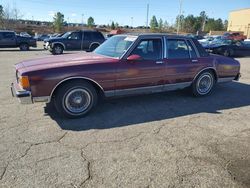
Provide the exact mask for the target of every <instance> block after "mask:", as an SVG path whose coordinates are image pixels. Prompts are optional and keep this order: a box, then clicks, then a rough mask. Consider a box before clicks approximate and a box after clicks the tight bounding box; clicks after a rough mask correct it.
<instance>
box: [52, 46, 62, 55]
mask: <svg viewBox="0 0 250 188" xmlns="http://www.w3.org/2000/svg"><path fill="white" fill-rule="evenodd" d="M63 50H64V49H63V46H62V45H60V44H55V45H54V46H53V48H52V51H51V53H52V54H53V55H61V54H62V53H63Z"/></svg>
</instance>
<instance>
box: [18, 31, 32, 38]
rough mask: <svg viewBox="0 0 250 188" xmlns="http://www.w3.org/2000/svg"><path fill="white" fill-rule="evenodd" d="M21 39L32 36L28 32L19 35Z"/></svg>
mask: <svg viewBox="0 0 250 188" xmlns="http://www.w3.org/2000/svg"><path fill="white" fill-rule="evenodd" d="M19 35H20V36H21V37H32V36H31V35H30V34H28V33H27V32H21V33H20V34H19Z"/></svg>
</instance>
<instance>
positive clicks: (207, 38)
mask: <svg viewBox="0 0 250 188" xmlns="http://www.w3.org/2000/svg"><path fill="white" fill-rule="evenodd" d="M220 39H222V36H221V35H210V36H204V39H200V40H198V41H199V42H200V43H201V44H208V43H211V42H212V41H216V40H220Z"/></svg>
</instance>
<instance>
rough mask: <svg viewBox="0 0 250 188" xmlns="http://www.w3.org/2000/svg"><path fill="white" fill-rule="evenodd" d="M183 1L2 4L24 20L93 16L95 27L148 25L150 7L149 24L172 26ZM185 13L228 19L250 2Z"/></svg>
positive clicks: (198, 2)
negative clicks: (157, 22)
mask: <svg viewBox="0 0 250 188" xmlns="http://www.w3.org/2000/svg"><path fill="white" fill-rule="evenodd" d="M180 1H181V0H91V1H90V0H88V1H87V0H0V4H1V5H3V6H4V7H6V6H9V7H16V8H17V9H19V10H20V12H21V13H22V15H23V17H22V18H23V19H30V20H32V19H33V20H40V21H52V20H53V15H54V13H55V12H58V11H59V12H62V13H63V14H64V18H65V20H66V21H68V22H71V23H72V22H74V23H82V20H83V22H84V23H86V21H87V18H88V17H90V16H92V17H93V18H94V19H95V23H96V24H110V23H111V22H112V21H114V22H118V23H119V25H130V26H131V25H132V26H143V25H146V18H147V16H146V15H147V4H149V20H150V18H151V17H152V16H153V15H155V16H156V18H157V19H159V18H162V19H163V20H164V21H165V20H166V21H168V23H170V24H173V23H174V22H175V18H176V16H177V15H178V14H179V7H180V3H179V2H180ZM182 1H183V3H182V13H183V14H184V15H185V16H187V15H189V14H193V15H199V13H200V12H201V11H203V10H204V11H206V13H207V15H208V16H209V17H211V18H216V19H217V18H222V19H223V20H224V19H228V15H229V12H230V11H231V10H236V9H242V8H250V0H206V1H205V0H182Z"/></svg>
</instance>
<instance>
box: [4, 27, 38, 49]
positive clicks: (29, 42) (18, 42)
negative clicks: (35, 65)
mask: <svg viewBox="0 0 250 188" xmlns="http://www.w3.org/2000/svg"><path fill="white" fill-rule="evenodd" d="M30 47H36V40H35V39H33V38H32V37H24V36H19V35H16V33H15V32H14V31H7V30H0V48H20V50H21V51H26V50H29V48H30Z"/></svg>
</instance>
